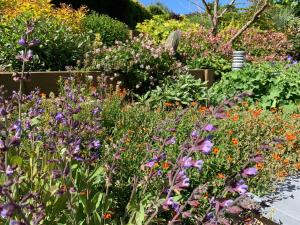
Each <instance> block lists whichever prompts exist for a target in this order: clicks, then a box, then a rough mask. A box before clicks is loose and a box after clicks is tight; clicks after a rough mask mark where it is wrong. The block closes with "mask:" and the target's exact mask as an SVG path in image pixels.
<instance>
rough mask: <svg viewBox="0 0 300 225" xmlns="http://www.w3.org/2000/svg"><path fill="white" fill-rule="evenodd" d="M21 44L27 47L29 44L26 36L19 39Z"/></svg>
mask: <svg viewBox="0 0 300 225" xmlns="http://www.w3.org/2000/svg"><path fill="white" fill-rule="evenodd" d="M18 43H19V45H21V46H23V47H25V46H26V45H27V42H26V40H25V38H21V39H20V40H19V41H18Z"/></svg>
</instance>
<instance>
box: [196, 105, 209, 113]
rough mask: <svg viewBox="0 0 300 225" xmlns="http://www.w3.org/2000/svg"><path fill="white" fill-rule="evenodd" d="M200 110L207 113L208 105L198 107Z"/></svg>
mask: <svg viewBox="0 0 300 225" xmlns="http://www.w3.org/2000/svg"><path fill="white" fill-rule="evenodd" d="M198 111H199V112H200V113H205V112H206V111H207V107H206V106H201V107H200V108H199V109H198Z"/></svg>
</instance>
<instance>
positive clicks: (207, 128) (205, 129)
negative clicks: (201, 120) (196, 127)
mask: <svg viewBox="0 0 300 225" xmlns="http://www.w3.org/2000/svg"><path fill="white" fill-rule="evenodd" d="M202 130H204V131H215V130H217V128H216V127H215V126H214V125H212V124H207V125H205V126H204V127H203V128H202Z"/></svg>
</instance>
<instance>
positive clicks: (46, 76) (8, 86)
mask: <svg viewBox="0 0 300 225" xmlns="http://www.w3.org/2000/svg"><path fill="white" fill-rule="evenodd" d="M188 72H189V73H190V74H191V75H193V76H194V77H195V78H197V79H201V80H202V81H207V85H208V86H211V85H212V84H213V82H214V72H213V70H203V69H193V70H189V71H188ZM101 73H102V72H99V71H95V72H79V71H72V72H67V71H53V72H31V73H30V74H31V76H30V77H31V81H29V82H24V85H23V93H25V94H29V93H30V92H31V91H33V90H34V89H35V88H37V87H38V88H39V89H40V91H41V93H45V94H49V93H50V92H53V93H55V94H57V93H58V91H59V85H58V81H59V79H60V77H70V76H73V75H75V76H92V77H93V81H94V82H96V80H97V77H98V76H100V75H101ZM112 83H113V82H112ZM1 85H4V89H5V90H7V91H8V93H7V94H8V95H10V94H11V93H12V91H17V90H19V82H14V81H13V79H12V73H10V72H0V86H1ZM110 85H114V84H111V83H110Z"/></svg>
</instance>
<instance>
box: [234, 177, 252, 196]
mask: <svg viewBox="0 0 300 225" xmlns="http://www.w3.org/2000/svg"><path fill="white" fill-rule="evenodd" d="M233 191H235V192H238V193H239V194H240V195H243V194H245V193H247V191H248V186H247V185H246V184H245V181H244V180H239V181H238V182H237V183H236V185H235V187H234V188H233Z"/></svg>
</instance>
